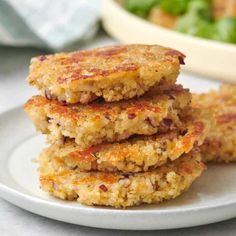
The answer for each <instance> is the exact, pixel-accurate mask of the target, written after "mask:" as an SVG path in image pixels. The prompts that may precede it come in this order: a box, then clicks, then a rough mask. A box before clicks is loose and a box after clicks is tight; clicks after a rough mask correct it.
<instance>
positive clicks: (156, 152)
mask: <svg viewBox="0 0 236 236" xmlns="http://www.w3.org/2000/svg"><path fill="white" fill-rule="evenodd" d="M195 113H196V114H195V117H191V118H188V120H186V122H185V125H184V126H185V127H184V128H183V129H182V130H181V129H180V130H178V131H172V132H169V133H167V134H162V135H152V136H138V137H134V138H130V139H128V140H125V141H123V142H120V143H103V144H100V145H96V146H93V147H90V148H86V149H81V148H78V146H77V145H76V144H75V142H74V141H71V140H67V141H66V142H65V143H64V144H61V145H59V144H53V145H51V146H50V147H48V148H46V149H45V150H44V151H43V152H42V154H41V155H46V156H52V157H54V158H57V159H58V160H60V162H63V163H65V165H67V166H68V167H70V168H72V169H75V168H78V169H79V170H80V171H108V172H117V171H122V172H140V171H148V170H150V169H153V168H156V167H157V166H161V165H163V164H165V163H166V162H167V161H174V160H176V159H177V158H179V157H180V156H181V155H182V154H184V153H189V152H190V151H191V150H192V149H193V148H194V147H196V146H200V145H201V144H202V143H203V141H204V139H205V137H206V135H207V133H208V131H209V129H210V123H209V119H208V118H207V117H205V118H200V117H198V115H199V111H195ZM202 117H203V116H202Z"/></svg>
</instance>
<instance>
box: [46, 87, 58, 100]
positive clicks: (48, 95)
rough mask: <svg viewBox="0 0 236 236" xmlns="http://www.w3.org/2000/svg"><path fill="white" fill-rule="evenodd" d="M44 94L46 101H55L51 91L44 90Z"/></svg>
mask: <svg viewBox="0 0 236 236" xmlns="http://www.w3.org/2000/svg"><path fill="white" fill-rule="evenodd" d="M44 94H45V97H46V98H47V99H48V100H53V99H56V97H55V96H54V95H53V94H52V93H51V91H50V90H48V89H45V91H44Z"/></svg>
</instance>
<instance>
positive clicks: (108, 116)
mask: <svg viewBox="0 0 236 236" xmlns="http://www.w3.org/2000/svg"><path fill="white" fill-rule="evenodd" d="M104 116H105V118H106V119H108V120H111V118H110V114H109V113H108V112H105V113H104Z"/></svg>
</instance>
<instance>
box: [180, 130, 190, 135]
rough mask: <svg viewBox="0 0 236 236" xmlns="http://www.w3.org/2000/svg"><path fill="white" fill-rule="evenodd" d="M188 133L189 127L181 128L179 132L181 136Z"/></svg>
mask: <svg viewBox="0 0 236 236" xmlns="http://www.w3.org/2000/svg"><path fill="white" fill-rule="evenodd" d="M187 133H188V130H187V129H184V130H181V131H180V132H179V134H180V135H181V136H184V135H185V134H187Z"/></svg>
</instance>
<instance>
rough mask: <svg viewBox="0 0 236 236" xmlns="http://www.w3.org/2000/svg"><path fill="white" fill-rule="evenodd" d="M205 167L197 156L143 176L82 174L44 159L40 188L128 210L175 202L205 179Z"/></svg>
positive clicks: (51, 160)
mask: <svg viewBox="0 0 236 236" xmlns="http://www.w3.org/2000/svg"><path fill="white" fill-rule="evenodd" d="M204 169H205V165H204V164H203V163H202V162H201V161H200V155H199V153H197V152H191V153H189V154H186V155H184V156H183V157H180V158H179V159H177V160H176V161H174V162H168V163H167V164H166V165H163V166H161V167H158V168H157V169H154V170H152V171H149V172H142V173H135V174H131V173H129V174H128V173H123V174H122V173H111V172H110V173H109V172H107V173H106V172H80V171H78V170H72V169H70V168H68V167H66V166H65V165H64V163H61V162H60V161H59V160H58V159H57V158H54V157H51V156H47V155H43V156H41V157H40V168H39V171H40V184H41V188H42V190H44V191H46V192H48V193H50V194H51V195H53V196H55V197H58V198H61V199H66V200H75V199H76V200H77V201H78V202H80V203H82V204H86V205H101V206H112V207H115V208H126V207H129V206H134V205H140V204H142V203H149V204H151V203H159V202H162V201H164V200H170V199H174V198H176V197H177V196H179V195H180V194H181V193H182V192H184V191H186V190H187V189H188V188H189V187H190V185H191V184H192V182H193V181H194V180H195V179H196V178H197V177H199V176H200V175H201V173H202V171H203V170H204Z"/></svg>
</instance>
